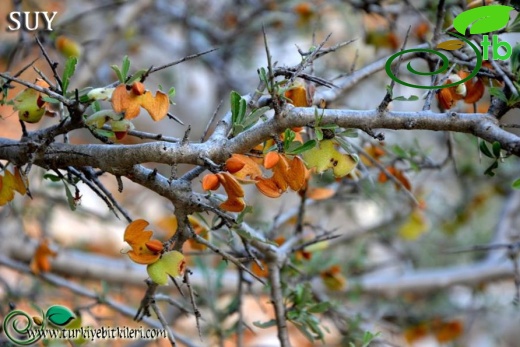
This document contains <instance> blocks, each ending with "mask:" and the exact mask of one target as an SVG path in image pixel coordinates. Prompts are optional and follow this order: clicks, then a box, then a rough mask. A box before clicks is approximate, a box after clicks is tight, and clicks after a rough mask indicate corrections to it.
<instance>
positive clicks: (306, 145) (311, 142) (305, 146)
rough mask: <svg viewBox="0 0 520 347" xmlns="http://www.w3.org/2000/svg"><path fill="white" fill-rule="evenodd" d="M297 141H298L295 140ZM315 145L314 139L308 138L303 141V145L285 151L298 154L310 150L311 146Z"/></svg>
mask: <svg viewBox="0 0 520 347" xmlns="http://www.w3.org/2000/svg"><path fill="white" fill-rule="evenodd" d="M296 143H298V142H296ZM314 147H316V140H309V141H307V142H305V143H304V144H303V145H301V146H298V147H296V148H294V149H289V150H288V151H287V153H288V154H300V153H303V152H305V151H308V150H310V149H311V148H314Z"/></svg>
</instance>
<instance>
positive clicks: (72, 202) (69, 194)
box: [63, 181, 76, 211]
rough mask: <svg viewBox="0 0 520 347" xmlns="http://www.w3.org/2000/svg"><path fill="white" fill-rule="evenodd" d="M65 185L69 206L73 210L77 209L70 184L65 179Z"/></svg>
mask: <svg viewBox="0 0 520 347" xmlns="http://www.w3.org/2000/svg"><path fill="white" fill-rule="evenodd" d="M63 185H64V186H65V194H66V195H67V202H68V203H69V207H70V209H71V210H72V211H76V200H74V197H73V196H72V192H71V191H70V188H69V186H68V185H67V183H65V181H63Z"/></svg>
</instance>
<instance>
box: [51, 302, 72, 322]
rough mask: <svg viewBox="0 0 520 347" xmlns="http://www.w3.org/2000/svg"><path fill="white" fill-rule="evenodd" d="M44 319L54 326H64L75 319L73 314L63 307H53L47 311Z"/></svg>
mask: <svg viewBox="0 0 520 347" xmlns="http://www.w3.org/2000/svg"><path fill="white" fill-rule="evenodd" d="M45 317H46V318H47V319H48V320H49V321H50V322H51V323H52V324H54V325H57V326H65V325H67V324H68V323H69V322H70V321H71V320H73V319H74V318H76V316H75V315H74V313H73V312H72V311H71V310H70V309H68V308H67V307H65V306H61V305H54V306H51V307H49V308H48V309H47V312H46V313H45Z"/></svg>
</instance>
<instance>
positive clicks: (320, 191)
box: [307, 187, 336, 200]
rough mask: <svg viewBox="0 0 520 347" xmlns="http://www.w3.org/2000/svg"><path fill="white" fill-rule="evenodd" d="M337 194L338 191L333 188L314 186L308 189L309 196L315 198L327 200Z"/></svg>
mask: <svg viewBox="0 0 520 347" xmlns="http://www.w3.org/2000/svg"><path fill="white" fill-rule="evenodd" d="M334 194H336V191H335V190H334V189H331V188H318V187H312V188H310V189H309V190H307V198H309V199H313V200H325V199H328V198H331V197H333V196H334Z"/></svg>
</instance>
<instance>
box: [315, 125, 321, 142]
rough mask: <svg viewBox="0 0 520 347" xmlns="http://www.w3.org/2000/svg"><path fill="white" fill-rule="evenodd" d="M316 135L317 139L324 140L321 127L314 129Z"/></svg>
mask: <svg viewBox="0 0 520 347" xmlns="http://www.w3.org/2000/svg"><path fill="white" fill-rule="evenodd" d="M314 135H315V136H316V140H318V141H321V140H323V131H321V129H320V128H315V129H314Z"/></svg>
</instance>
